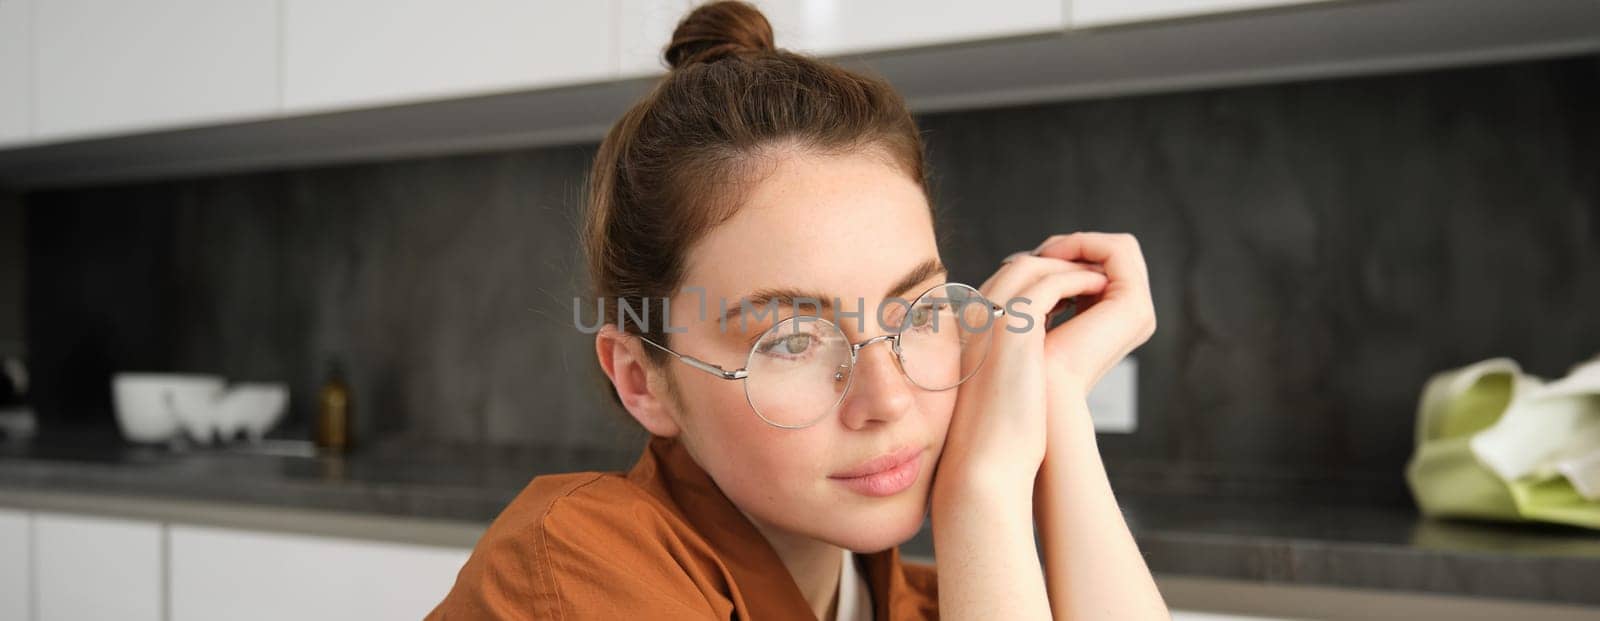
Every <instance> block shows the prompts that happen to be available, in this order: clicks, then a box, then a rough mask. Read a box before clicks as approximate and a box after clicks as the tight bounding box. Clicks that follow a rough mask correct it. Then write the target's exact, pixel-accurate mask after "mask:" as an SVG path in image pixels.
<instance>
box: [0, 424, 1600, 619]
mask: <svg viewBox="0 0 1600 621" xmlns="http://www.w3.org/2000/svg"><path fill="white" fill-rule="evenodd" d="M636 456H637V455H636V454H632V453H618V452H609V453H608V452H602V451H574V450H571V449H534V448H498V447H481V446H456V447H443V446H414V445H406V444H391V445H388V446H381V447H376V448H373V449H369V450H364V451H360V452H357V453H354V454H352V455H349V456H345V457H316V456H308V455H298V456H296V455H287V454H263V453H261V452H238V451H222V450H208V451H194V452H190V453H187V454H178V453H173V452H169V451H166V450H158V449H139V448H128V447H124V446H120V445H93V444H79V445H71V446H65V445H63V446H42V445H37V444H33V445H28V444H21V445H19V444H12V445H9V446H7V445H0V499H3V497H4V496H5V493H6V492H5V490H7V489H10V490H20V491H26V492H39V491H51V492H71V493H76V494H97V495H106V496H108V497H109V496H125V497H134V498H139V499H143V500H149V499H171V500H182V501H196V500H198V501H208V502H222V503H237V504H240V505H241V506H254V507H259V508H263V509H268V510H270V509H274V508H276V509H285V510H288V509H293V510H320V511H333V512H342V513H359V514H372V515H384V516H389V517H401V518H416V519H425V520H450V521H456V522H471V523H478V524H485V525H486V524H487V523H488V522H489V521H490V520H492V519H493V518H494V517H495V516H496V515H497V514H498V513H499V512H500V509H501V508H502V507H504V506H505V504H506V503H507V502H509V501H510V500H511V498H512V497H513V496H515V495H516V494H517V492H518V491H520V490H521V489H522V488H523V486H525V485H526V484H527V482H528V481H529V479H531V478H532V477H534V476H537V475H539V474H545V473H554V472H568V471H574V470H623V469H626V468H627V467H628V466H629V465H631V464H632V463H633V460H634V459H635V458H636ZM1120 500H1121V501H1122V506H1123V509H1124V512H1125V514H1126V516H1127V519H1128V522H1129V526H1130V527H1131V528H1132V530H1133V532H1134V534H1135V536H1136V537H1137V538H1138V541H1139V546H1140V549H1141V550H1142V551H1143V552H1144V554H1145V556H1146V558H1147V559H1148V561H1149V564H1150V567H1151V569H1152V570H1154V571H1156V572H1158V573H1161V574H1168V575H1186V576H1198V577H1208V578H1221V579H1233V580H1245V581H1252V582H1261V583H1275V584H1293V585H1306V586H1326V587H1349V588H1366V589H1382V590H1391V591H1402V592H1415V593H1431V594H1440V595H1471V596H1482V597H1496V598H1508V599H1519V600H1527V601H1538V602H1549V603H1575V604H1586V605H1600V589H1596V588H1594V587H1595V585H1596V584H1597V582H1596V579H1597V577H1600V532H1595V531H1587V530H1582V529H1576V528H1563V527H1555V526H1547V525H1536V524H1515V525H1513V524H1487V523H1474V522H1457V521H1439V520H1430V519H1424V518H1421V517H1420V516H1418V515H1417V513H1416V511H1415V510H1414V509H1413V508H1411V507H1409V506H1405V505H1375V504H1358V503H1325V504H1319V503H1308V502H1292V503H1289V502H1273V501H1267V500H1260V499H1254V500H1229V499H1219V498H1210V497H1196V496H1179V495H1156V494H1123V495H1122V496H1121V497H1120ZM176 519H178V520H181V519H182V518H181V516H180V517H177V518H176ZM902 550H903V552H904V553H905V554H906V555H908V556H932V554H933V549H932V536H931V532H930V531H929V530H927V529H924V530H923V532H922V533H920V534H919V535H918V536H917V537H916V538H914V539H912V540H911V541H909V542H907V543H906V544H904V546H903V547H902Z"/></svg>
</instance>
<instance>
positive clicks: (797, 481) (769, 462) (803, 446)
mask: <svg viewBox="0 0 1600 621" xmlns="http://www.w3.org/2000/svg"><path fill="white" fill-rule="evenodd" d="M708 379H709V380H710V382H712V383H709V384H708V383H705V382H696V383H695V384H694V385H693V386H685V387H684V388H685V395H684V398H683V399H682V404H683V407H684V408H685V409H687V410H688V412H685V416H684V418H685V419H687V420H688V421H689V424H688V425H686V430H685V433H688V434H690V435H691V436H692V438H691V443H692V444H693V445H695V446H697V447H698V448H699V449H700V450H699V451H697V453H696V457H697V458H699V460H700V463H702V464H704V467H705V468H706V471H707V472H708V473H709V474H710V475H711V477H712V478H713V479H714V480H716V481H717V485H718V486H720V487H722V488H723V490H724V491H725V492H726V493H728V494H729V495H730V496H732V497H735V498H736V500H737V501H739V502H740V503H741V504H743V503H747V502H751V501H756V502H761V503H764V504H768V503H773V502H782V501H783V499H785V498H789V497H793V495H794V494H795V493H796V492H797V491H798V490H799V489H800V488H802V487H805V486H808V485H811V484H812V480H814V479H816V478H817V477H818V476H819V473H820V472H822V471H823V469H825V467H826V465H825V464H824V463H822V461H821V460H820V457H821V456H822V455H823V453H824V451H823V450H822V449H821V448H820V447H815V446H812V445H813V444H816V442H814V441H812V440H811V438H812V437H813V436H815V434H813V433H806V432H805V431H800V430H787V429H779V428H777V427H773V426H771V425H768V424H767V423H765V422H763V421H762V420H761V418H760V417H758V416H756V413H755V412H754V411H753V410H751V409H750V404H749V402H748V401H747V400H746V399H745V395H744V385H743V384H742V383H740V382H730V381H725V380H718V379H716V378H708Z"/></svg>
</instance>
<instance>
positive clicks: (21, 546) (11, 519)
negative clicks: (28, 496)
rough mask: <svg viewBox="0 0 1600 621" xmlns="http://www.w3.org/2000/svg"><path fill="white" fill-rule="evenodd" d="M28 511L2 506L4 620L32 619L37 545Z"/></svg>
mask: <svg viewBox="0 0 1600 621" xmlns="http://www.w3.org/2000/svg"><path fill="white" fill-rule="evenodd" d="M30 520H31V518H30V517H29V516H28V514H27V513H23V512H21V511H13V510H9V509H0V619H30V618H32V617H33V615H32V610H31V609H32V607H33V545H32V544H31V543H30V539H31V538H32V535H31V534H29V530H31V529H32V526H31V525H30Z"/></svg>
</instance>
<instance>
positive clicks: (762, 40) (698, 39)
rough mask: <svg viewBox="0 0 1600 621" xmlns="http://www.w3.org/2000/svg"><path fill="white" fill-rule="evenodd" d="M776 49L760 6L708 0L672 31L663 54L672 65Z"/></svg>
mask: <svg viewBox="0 0 1600 621" xmlns="http://www.w3.org/2000/svg"><path fill="white" fill-rule="evenodd" d="M773 49H776V46H775V45H773V43H772V24H771V23H769V22H767V17H766V16H765V15H762V14H761V10H760V9H757V8H756V7H754V6H752V5H750V4H749V3H745V2H732V1H723V2H712V3H709V4H705V5H701V6H699V7H696V8H695V10H693V11H691V12H690V13H689V15H687V16H685V17H684V18H683V21H680V22H678V27H677V28H675V29H673V31H672V43H669V44H667V48H666V51H665V52H664V55H665V56H666V59H667V64H668V65H671V66H672V68H673V69H681V68H683V67H685V66H687V65H692V64H694V63H705V62H712V61H715V60H718V59H720V58H725V57H728V56H744V55H752V54H757V53H761V52H768V51H772V50H773Z"/></svg>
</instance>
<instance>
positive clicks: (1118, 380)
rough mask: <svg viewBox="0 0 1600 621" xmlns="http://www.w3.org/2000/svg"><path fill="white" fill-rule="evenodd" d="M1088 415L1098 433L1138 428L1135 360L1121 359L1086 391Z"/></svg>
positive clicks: (1137, 382)
mask: <svg viewBox="0 0 1600 621" xmlns="http://www.w3.org/2000/svg"><path fill="white" fill-rule="evenodd" d="M1088 402H1089V416H1090V418H1093V419H1094V430H1095V431H1097V432H1100V433H1133V432H1134V431H1135V430H1137V429H1138V428H1139V361H1138V360H1135V359H1134V358H1133V356H1128V357H1126V358H1123V359H1122V361H1121V362H1118V363H1117V366H1114V367H1111V370H1110V371H1107V372H1106V376H1105V377H1103V378H1100V383H1099V384H1095V386H1094V388H1092V389H1090V390H1089V398H1088Z"/></svg>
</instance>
